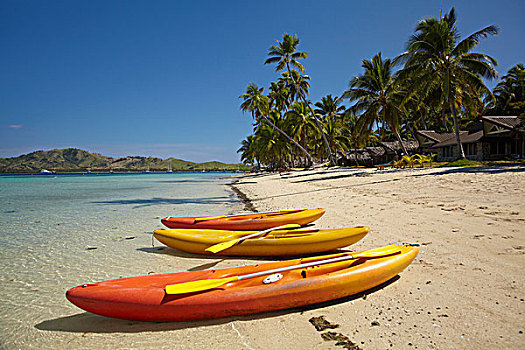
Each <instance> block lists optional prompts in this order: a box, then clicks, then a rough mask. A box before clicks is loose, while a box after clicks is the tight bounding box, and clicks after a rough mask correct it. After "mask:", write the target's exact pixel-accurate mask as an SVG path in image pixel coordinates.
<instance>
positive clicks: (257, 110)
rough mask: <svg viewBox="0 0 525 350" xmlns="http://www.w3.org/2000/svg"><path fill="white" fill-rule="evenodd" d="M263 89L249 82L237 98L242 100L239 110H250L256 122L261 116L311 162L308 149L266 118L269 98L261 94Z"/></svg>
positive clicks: (268, 110)
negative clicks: (244, 90)
mask: <svg viewBox="0 0 525 350" xmlns="http://www.w3.org/2000/svg"><path fill="white" fill-rule="evenodd" d="M263 91H264V88H259V87H258V86H257V84H255V83H251V84H249V85H248V87H247V88H246V92H245V93H244V94H242V95H241V96H239V98H242V99H243V100H244V102H243V103H242V104H241V110H242V111H243V112H246V111H248V112H250V113H251V114H252V118H253V119H255V120H256V121H257V122H259V119H260V118H263V119H264V120H265V121H266V122H267V123H268V124H270V125H271V126H273V127H274V128H275V129H276V130H277V131H278V132H280V133H281V134H282V135H283V136H284V137H286V138H287V139H288V140H290V141H291V142H293V143H294V144H295V145H296V146H297V147H298V148H299V149H300V150H301V151H302V152H303V153H304V154H305V156H306V158H308V161H309V162H310V163H313V158H312V156H311V155H310V154H309V153H308V151H307V150H306V149H305V148H303V147H302V146H301V145H300V144H298V143H297V142H296V141H295V140H294V139H292V138H291V137H290V136H289V135H288V134H287V133H285V132H284V131H283V130H281V129H280V128H279V127H277V125H275V124H274V123H273V122H272V121H271V120H270V119H269V118H268V114H270V100H269V98H268V96H266V95H264V94H263Z"/></svg>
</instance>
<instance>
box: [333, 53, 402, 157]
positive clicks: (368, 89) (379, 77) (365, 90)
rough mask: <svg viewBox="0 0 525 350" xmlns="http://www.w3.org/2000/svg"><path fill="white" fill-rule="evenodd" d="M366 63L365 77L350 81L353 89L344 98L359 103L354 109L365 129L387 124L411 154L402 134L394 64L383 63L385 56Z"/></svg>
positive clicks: (378, 56)
mask: <svg viewBox="0 0 525 350" xmlns="http://www.w3.org/2000/svg"><path fill="white" fill-rule="evenodd" d="M362 62H363V64H362V66H363V68H364V73H363V74H362V75H358V76H355V77H353V78H352V79H351V80H350V88H349V89H348V90H346V91H345V93H344V94H343V97H344V98H348V99H350V101H356V102H355V104H354V105H353V106H352V107H351V108H352V111H354V112H355V113H361V117H360V120H361V123H362V124H363V126H364V127H365V128H367V129H371V128H372V126H373V125H374V124H380V123H382V124H384V123H386V124H387V125H388V126H389V127H390V129H391V130H392V132H393V133H394V135H395V137H396V138H397V140H398V141H399V144H400V146H401V148H402V149H403V152H404V153H405V154H407V150H406V148H405V145H404V144H403V142H402V140H401V136H400V135H399V132H398V129H399V123H400V120H401V115H402V113H403V112H402V111H401V109H400V107H399V105H400V101H401V98H400V96H401V95H400V92H399V90H398V89H397V86H396V83H395V81H394V77H393V68H394V63H393V62H392V61H391V60H390V59H388V58H386V59H384V60H383V58H382V57H381V52H379V53H378V54H377V55H375V56H374V57H372V59H371V60H370V61H368V60H363V61H362Z"/></svg>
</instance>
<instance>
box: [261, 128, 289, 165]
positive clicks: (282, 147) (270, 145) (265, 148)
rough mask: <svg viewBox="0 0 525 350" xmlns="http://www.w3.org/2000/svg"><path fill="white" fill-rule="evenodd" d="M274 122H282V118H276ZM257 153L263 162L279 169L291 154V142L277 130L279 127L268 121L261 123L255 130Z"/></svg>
mask: <svg viewBox="0 0 525 350" xmlns="http://www.w3.org/2000/svg"><path fill="white" fill-rule="evenodd" d="M272 123H274V124H278V123H282V120H280V121H279V120H274V121H273V122H272ZM255 142H256V145H257V146H256V147H257V153H258V155H259V157H260V159H261V161H262V162H264V163H265V164H266V165H269V166H270V168H272V169H278V168H281V167H283V166H284V165H285V162H286V159H287V157H288V155H289V154H290V151H289V148H290V144H289V143H288V142H286V139H285V138H284V137H283V134H280V133H279V132H277V128H274V127H272V126H271V125H269V124H267V123H264V122H263V123H261V124H260V125H259V126H258V127H257V130H256V132H255Z"/></svg>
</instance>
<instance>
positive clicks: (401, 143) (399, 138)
mask: <svg viewBox="0 0 525 350" xmlns="http://www.w3.org/2000/svg"><path fill="white" fill-rule="evenodd" d="M392 130H394V135H396V138H397V141H399V144H400V145H401V149H402V150H403V152H404V153H405V155H407V156H408V152H407V149H406V147H405V145H404V144H403V140H401V135H399V133H398V132H397V129H396V128H394V127H392Z"/></svg>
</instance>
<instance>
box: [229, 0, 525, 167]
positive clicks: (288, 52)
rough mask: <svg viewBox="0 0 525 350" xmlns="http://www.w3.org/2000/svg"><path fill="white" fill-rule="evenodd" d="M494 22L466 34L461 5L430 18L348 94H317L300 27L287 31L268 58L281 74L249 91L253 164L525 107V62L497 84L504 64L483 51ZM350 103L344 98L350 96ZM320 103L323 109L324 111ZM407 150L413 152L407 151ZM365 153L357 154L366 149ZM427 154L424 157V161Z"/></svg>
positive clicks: (367, 68)
mask: <svg viewBox="0 0 525 350" xmlns="http://www.w3.org/2000/svg"><path fill="white" fill-rule="evenodd" d="M498 31H499V29H498V27H497V26H496V25H490V26H487V27H484V28H483V29H481V30H478V31H476V32H475V33H473V34H471V35H469V36H468V37H466V38H464V39H462V40H461V35H460V33H459V31H458V29H457V27H456V13H455V10H454V8H452V9H451V10H450V11H449V13H448V14H445V15H444V16H442V15H441V14H440V16H439V17H438V18H432V17H431V18H424V19H421V20H420V21H419V22H418V23H417V25H416V27H415V30H414V33H413V34H412V35H411V36H409V34H410V33H407V37H409V39H408V42H407V45H406V51H405V52H403V53H401V54H400V55H398V56H397V57H395V58H394V59H390V58H384V57H382V55H381V52H379V53H378V54H376V55H375V56H374V57H372V59H370V60H367V59H363V60H362V67H363V73H362V74H360V75H358V76H356V77H353V78H351V79H350V83H349V88H348V89H347V90H346V91H343V92H342V94H341V97H338V96H335V95H332V94H328V95H326V96H324V97H322V98H321V100H320V101H318V102H312V101H310V100H308V94H309V89H310V77H309V76H308V75H306V74H305V67H304V66H303V65H302V64H301V63H300V62H299V60H301V59H306V58H307V57H308V53H307V52H305V51H299V50H298V49H299V38H298V37H297V35H289V34H286V33H285V34H284V35H283V37H282V40H281V41H279V40H276V45H273V46H271V47H270V48H269V50H268V55H269V57H268V58H267V59H266V61H265V64H276V71H278V72H280V76H279V77H278V79H277V81H274V82H271V83H270V85H269V87H268V90H267V93H265V88H264V87H259V86H258V85H257V84H255V83H251V84H249V85H248V88H247V89H246V92H245V93H244V94H242V95H241V96H240V98H241V99H242V104H241V109H242V110H243V111H246V112H249V113H250V114H251V116H252V117H253V119H254V131H253V134H252V135H249V136H248V137H247V138H246V139H245V140H243V141H242V142H241V147H240V148H239V150H238V152H240V153H241V160H242V161H243V162H244V163H245V164H250V165H257V166H260V167H267V168H269V169H279V168H288V167H296V166H305V167H308V166H311V165H312V164H313V163H314V162H319V163H322V162H325V161H326V160H328V161H329V163H330V164H332V165H333V164H334V163H335V154H337V153H344V152H346V151H347V150H349V149H357V148H362V147H365V146H377V145H378V143H379V142H380V141H397V142H399V143H400V144H401V147H403V148H404V145H403V143H402V142H401V141H402V140H405V141H409V140H414V139H415V136H414V131H415V130H436V131H438V132H439V131H442V132H450V131H451V130H452V128H454V130H455V132H456V139H457V142H458V146H459V149H460V155H461V156H460V158H465V155H464V152H463V150H462V147H461V144H460V143H459V130H460V129H465V128H468V127H470V126H471V125H472V124H473V123H474V122H475V121H477V120H479V119H480V117H481V116H483V115H525V98H524V95H523V87H524V86H525V84H524V77H525V74H524V69H523V65H522V64H518V65H516V66H515V67H513V68H512V69H510V70H509V72H508V74H507V75H505V76H503V79H502V80H501V81H500V82H499V83H498V84H497V86H496V88H495V89H494V91H490V90H489V89H488V88H487V87H486V85H485V82H484V81H485V80H491V79H495V78H496V76H497V72H496V70H495V66H496V65H497V62H496V60H495V59H494V58H492V57H491V56H489V55H486V54H481V53H476V52H474V49H475V48H476V46H477V45H478V44H479V43H480V41H481V39H483V38H486V37H488V36H492V35H496V34H498ZM344 100H346V101H348V103H349V104H348V106H344V105H343V104H342V103H343V101H344ZM314 106H315V107H317V108H316V109H315V110H314ZM405 154H407V152H406V150H405ZM356 159H357V157H356ZM418 162H422V160H418Z"/></svg>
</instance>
